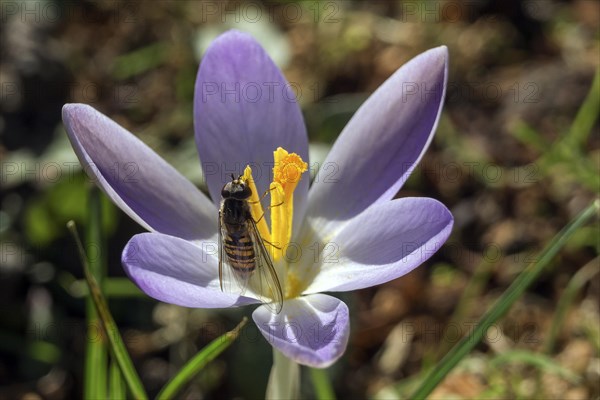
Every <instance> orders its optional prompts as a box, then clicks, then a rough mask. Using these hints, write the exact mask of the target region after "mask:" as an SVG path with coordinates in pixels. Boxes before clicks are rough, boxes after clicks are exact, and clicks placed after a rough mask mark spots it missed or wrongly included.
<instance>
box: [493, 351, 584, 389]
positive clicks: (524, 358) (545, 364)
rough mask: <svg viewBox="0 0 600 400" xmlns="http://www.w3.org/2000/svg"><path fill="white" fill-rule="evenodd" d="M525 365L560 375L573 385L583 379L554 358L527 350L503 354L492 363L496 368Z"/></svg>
mask: <svg viewBox="0 0 600 400" xmlns="http://www.w3.org/2000/svg"><path fill="white" fill-rule="evenodd" d="M510 363H524V364H529V365H532V366H534V367H536V368H538V369H540V370H543V371H545V372H549V373H552V374H556V375H559V376H560V377H562V378H564V379H566V380H568V381H569V382H571V383H579V382H580V381H581V377H580V376H579V375H577V374H576V373H575V372H573V371H571V370H570V369H568V368H565V367H563V366H562V365H560V364H559V363H557V362H556V361H554V360H553V359H552V358H550V357H548V356H547V355H544V354H541V353H533V352H531V351H527V350H511V351H507V352H506V353H502V354H500V355H498V356H496V357H494V359H493V360H491V361H490V367H491V368H496V367H499V366H500V365H502V364H510Z"/></svg>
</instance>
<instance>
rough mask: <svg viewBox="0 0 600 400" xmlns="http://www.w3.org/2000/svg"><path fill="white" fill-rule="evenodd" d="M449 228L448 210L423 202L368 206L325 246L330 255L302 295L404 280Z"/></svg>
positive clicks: (405, 200)
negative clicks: (329, 249) (400, 278)
mask: <svg viewBox="0 0 600 400" xmlns="http://www.w3.org/2000/svg"><path fill="white" fill-rule="evenodd" d="M453 223H454V219H453V218H452V214H450V211H448V209H447V208H446V207H445V206H444V205H443V204H441V203H440V202H438V201H437V200H433V199H428V198H403V199H398V200H393V201H389V202H386V203H383V204H377V205H375V206H373V207H370V208H369V209H367V211H365V212H364V213H362V214H361V215H359V216H358V217H356V218H354V219H352V220H351V221H349V222H348V223H347V224H346V225H345V226H344V227H343V228H342V229H341V231H340V232H339V233H338V234H337V235H336V236H335V237H334V238H333V239H332V240H331V241H330V242H329V244H328V245H329V248H331V249H335V250H336V251H335V252H334V251H329V253H328V257H327V260H325V261H324V262H323V264H322V265H321V271H320V272H319V274H318V275H317V276H316V277H315V279H314V280H313V282H312V283H311V285H310V286H309V287H308V288H307V290H306V291H305V293H316V292H324V291H348V290H356V289H362V288H366V287H369V286H374V285H379V284H381V283H384V282H388V281H391V280H392V279H396V278H398V277H400V276H402V275H405V274H407V273H409V272H410V271H412V270H413V269H414V268H416V267H418V266H419V265H420V264H422V263H423V262H424V261H425V260H427V259H428V258H429V257H431V256H432V255H433V254H434V253H435V252H436V251H438V250H439V249H440V247H442V245H443V244H444V242H445V241H446V239H447V238H448V236H449V235H450V232H451V231H452V225H453Z"/></svg>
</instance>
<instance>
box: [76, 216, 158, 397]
mask: <svg viewBox="0 0 600 400" xmlns="http://www.w3.org/2000/svg"><path fill="white" fill-rule="evenodd" d="M67 227H68V228H69V230H70V231H71V233H72V235H73V238H74V239H75V243H76V244H77V248H78V250H79V257H80V258H81V263H82V264H83V271H84V273H85V279H86V280H87V282H88V285H89V290H90V292H91V295H92V298H93V300H94V306H95V307H96V312H97V313H98V316H99V317H100V321H101V322H102V324H101V325H102V327H103V328H104V333H105V334H106V337H107V339H108V344H109V346H110V350H111V355H112V357H113V358H114V359H115V360H116V362H117V363H118V364H119V368H121V373H122V374H123V377H124V378H125V382H127V386H128V387H129V390H130V391H131V394H132V395H133V397H134V398H136V399H147V398H148V395H147V394H146V391H145V390H144V387H143V386H142V382H141V380H140V377H139V376H138V374H137V372H136V370H135V368H134V367H133V362H132V361H131V358H130V357H129V354H128V353H127V349H126V348H125V344H124V343H123V338H122V337H121V335H120V333H119V329H118V328H117V324H115V321H114V319H113V317H112V315H111V314H110V311H109V310H108V305H107V304H106V299H105V298H104V296H103V295H102V292H101V291H100V286H99V285H98V282H97V281H96V278H94V276H93V275H92V273H91V272H90V267H89V265H88V262H87V260H88V258H87V255H86V252H85V249H84V248H83V245H82V244H81V239H80V238H79V234H78V233H77V228H76V226H75V222H74V221H69V222H68V223H67Z"/></svg>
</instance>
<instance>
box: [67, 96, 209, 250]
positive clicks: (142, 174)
mask: <svg viewBox="0 0 600 400" xmlns="http://www.w3.org/2000/svg"><path fill="white" fill-rule="evenodd" d="M63 121H64V123H65V128H66V130H67V134H68V136H69V140H70V141H71V144H72V145H73V148H74V149H75V153H76V154H77V157H78V158H79V161H80V162H81V165H82V166H83V168H84V169H85V171H86V173H87V174H88V175H89V176H90V178H91V179H93V180H94V181H95V183H96V184H97V185H98V186H100V187H101V188H102V189H103V190H104V192H105V193H106V194H107V195H108V196H109V197H110V198H111V199H112V201H113V202H114V203H115V204H116V205H117V206H119V208H121V209H122V210H123V211H124V212H125V213H127V214H128V215H129V216H130V217H131V218H133V219H134V220H135V221H136V222H137V223H139V224H140V225H142V226H143V227H144V228H146V229H148V230H150V231H157V232H161V233H165V234H169V235H174V236H178V237H181V238H185V239H190V240H201V239H208V238H210V237H212V236H213V235H215V233H216V231H217V210H216V209H215V207H214V205H213V204H212V203H211V202H210V200H208V198H207V197H206V196H205V195H204V194H203V193H202V192H200V191H199V190H198V189H197V188H196V187H195V186H194V185H193V184H192V183H190V182H189V181H188V180H187V179H185V178H184V177H183V175H181V174H180V173H179V172H177V171H176V170H175V169H174V168H173V167H171V166H170V165H169V164H168V163H167V162H166V161H164V160H163V159H162V158H161V157H160V156H158V155H157V154H156V153H155V152H153V151H152V150H151V149H150V148H149V147H148V146H146V145H145V144H144V143H142V142H141V141H140V140H139V139H138V138H136V137H135V136H134V135H132V134H131V133H129V132H128V131H127V130H125V129H124V128H123V127H121V126H120V125H118V124H117V123H116V122H114V121H113V120H111V119H110V118H108V117H107V116H105V115H104V114H102V113H100V112H98V111H96V110H95V109H94V108H92V107H90V106H88V105H85V104H66V105H65V106H64V107H63Z"/></svg>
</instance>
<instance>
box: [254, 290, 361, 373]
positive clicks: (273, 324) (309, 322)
mask: <svg viewBox="0 0 600 400" xmlns="http://www.w3.org/2000/svg"><path fill="white" fill-rule="evenodd" d="M252 318H253V319H254V322H256V325H257V326H258V329H259V330H260V332H261V333H262V334H263V336H264V337H265V339H267V341H268V342H269V343H270V344H271V345H272V346H273V347H275V348H276V349H277V350H279V351H280V352H282V353H283V355H285V356H286V357H288V358H290V359H292V360H294V361H296V362H298V363H300V364H303V365H308V366H310V367H316V368H325V367H328V366H329V365H331V364H333V363H334V362H335V361H336V360H337V359H338V358H340V357H341V356H342V354H344V351H345V350H346V346H347V344H348V336H349V334H350V323H349V318H348V306H346V304H344V303H343V302H342V301H340V300H338V299H336V298H335V297H331V296H328V295H325V294H314V295H311V296H305V297H300V298H296V299H291V300H286V301H285V302H284V305H283V310H282V311H281V312H280V313H279V314H273V313H271V311H269V310H268V309H267V308H266V307H265V306H262V307H259V308H257V309H256V310H255V311H254V313H253V314H252Z"/></svg>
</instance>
